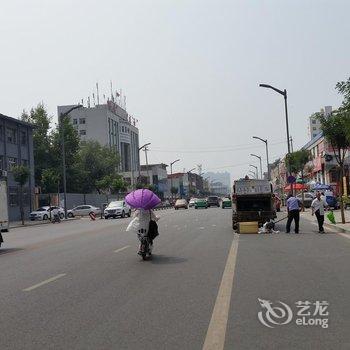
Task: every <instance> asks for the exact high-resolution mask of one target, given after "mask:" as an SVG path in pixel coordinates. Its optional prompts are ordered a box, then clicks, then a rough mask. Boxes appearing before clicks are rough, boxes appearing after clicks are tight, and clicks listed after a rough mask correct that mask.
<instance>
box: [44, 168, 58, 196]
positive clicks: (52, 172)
mask: <svg viewBox="0 0 350 350" xmlns="http://www.w3.org/2000/svg"><path fill="white" fill-rule="evenodd" d="M59 182H60V174H59V173H58V172H57V170H56V169H54V168H47V169H45V170H43V172H42V175H41V183H42V188H43V191H44V192H45V193H56V192H58V191H59V189H58V185H59Z"/></svg>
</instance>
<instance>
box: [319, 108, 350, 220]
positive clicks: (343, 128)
mask: <svg viewBox="0 0 350 350" xmlns="http://www.w3.org/2000/svg"><path fill="white" fill-rule="evenodd" d="M318 117H319V119H320V121H321V129H322V131H323V135H324V137H325V139H326V140H327V142H329V143H330V145H331V147H332V149H333V154H334V157H335V159H336V161H337V163H338V166H339V175H340V176H339V177H340V181H339V185H340V195H341V196H342V195H343V177H344V160H345V156H346V152H347V150H348V148H349V147H350V142H349V137H348V134H347V130H348V128H349V124H350V116H349V115H346V114H344V113H343V112H339V113H338V112H334V113H332V114H331V115H330V116H324V115H323V114H319V116H318ZM340 209H341V218H342V223H345V215H344V205H343V200H340Z"/></svg>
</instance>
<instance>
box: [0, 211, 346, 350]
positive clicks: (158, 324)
mask: <svg viewBox="0 0 350 350" xmlns="http://www.w3.org/2000/svg"><path fill="white" fill-rule="evenodd" d="M157 214H158V215H159V216H161V220H160V221H159V226H160V237H158V238H157V240H156V242H155V249H154V256H153V259H152V260H150V261H142V260H141V259H140V257H139V256H138V255H137V254H136V251H137V246H138V242H137V239H136V237H135V235H133V234H132V233H129V232H125V228H126V226H127V224H128V222H129V220H130V219H117V220H99V221H96V222H91V221H89V220H88V219H82V220H77V221H73V222H68V223H61V224H55V225H43V226H35V227H28V228H18V229H13V230H12V231H11V232H10V233H8V234H5V235H4V239H5V244H4V246H3V247H2V248H1V249H0V266H1V268H0V283H1V284H0V286H1V287H0V308H1V313H0V326H1V337H0V349H1V350H5V349H11V350H14V349H35V350H38V349H65V350H66V349H84V350H86V349H140V348H141V349H142V348H143V349H162V350H163V349H202V348H203V346H204V348H205V349H222V348H225V349H250V350H253V349H350V332H349V329H350V293H349V292H350V279H349V276H350V239H349V238H350V236H346V235H345V234H343V235H340V234H335V233H329V234H326V235H320V234H317V233H316V226H315V225H314V224H313V223H310V222H308V221H306V220H304V221H302V224H301V234H300V235H294V234H289V235H287V234H285V233H280V234H276V235H240V236H238V235H234V234H233V231H232V229H231V223H230V215H231V211H230V210H229V209H226V210H222V209H214V208H213V209H207V210H205V209H203V210H194V209H191V210H179V211H174V210H167V211H159V212H157ZM282 215H283V213H282ZM278 228H282V229H283V225H282V226H278ZM232 279H233V287H232ZM231 288H232V291H231ZM258 298H259V299H262V300H268V301H271V302H272V304H271V308H269V307H270V304H269V303H267V304H266V302H265V305H267V308H262V307H261V305H260V304H259V300H258ZM279 301H282V302H283V303H285V304H286V305H287V306H285V304H280V303H279ZM298 301H310V302H312V303H316V302H317V301H327V302H328V303H329V306H328V308H327V309H325V308H324V309H323V310H321V311H322V312H323V313H325V312H327V311H328V312H329V315H328V316H327V317H326V316H322V317H321V316H317V315H316V316H315V317H311V318H328V319H329V327H328V328H322V327H321V326H311V325H309V326H305V325H304V326H302V325H297V324H296V322H297V321H296V320H297V318H298V316H297V315H296V313H297V310H298V308H297V307H296V304H295V303H296V302H298ZM263 303H264V302H263ZM288 307H289V309H288ZM278 308H279V309H278ZM311 309H312V311H314V310H315V305H311ZM286 310H287V311H289V310H290V311H289V313H288V312H287V314H286V315H285V317H280V316H283V315H282V313H283V312H284V311H286ZM308 311H309V310H304V312H308ZM259 312H261V317H262V320H263V322H265V323H266V325H267V326H265V325H263V324H262V323H260V321H259V319H258V313H259ZM291 313H292V314H291ZM289 315H290V316H291V317H292V318H291V319H290V322H289V323H288V324H281V323H284V322H286V321H289V320H288V316H289ZM306 319H307V320H309V319H310V317H309V316H308V317H306ZM270 321H272V322H270ZM273 322H275V323H273ZM276 323H278V324H276ZM270 327H273V328H270ZM225 330H226V334H225Z"/></svg>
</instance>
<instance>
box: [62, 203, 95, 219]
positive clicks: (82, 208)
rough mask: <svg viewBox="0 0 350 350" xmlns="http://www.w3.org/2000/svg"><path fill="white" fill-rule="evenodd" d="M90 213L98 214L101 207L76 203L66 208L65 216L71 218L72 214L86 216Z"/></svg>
mask: <svg viewBox="0 0 350 350" xmlns="http://www.w3.org/2000/svg"><path fill="white" fill-rule="evenodd" d="M90 213H94V214H95V215H100V214H101V209H100V208H98V207H95V206H93V205H78V206H77V207H75V208H73V209H70V210H68V211H67V216H68V217H69V218H73V217H74V216H88V215H90Z"/></svg>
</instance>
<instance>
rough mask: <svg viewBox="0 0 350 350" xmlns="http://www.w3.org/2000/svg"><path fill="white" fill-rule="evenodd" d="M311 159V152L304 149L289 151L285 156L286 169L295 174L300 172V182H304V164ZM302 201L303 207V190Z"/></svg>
mask: <svg viewBox="0 0 350 350" xmlns="http://www.w3.org/2000/svg"><path fill="white" fill-rule="evenodd" d="M311 159H312V157H311V153H310V151H308V150H306V149H301V150H299V151H296V152H292V153H289V154H287V156H286V166H287V169H290V171H291V172H292V173H294V174H295V175H296V176H298V174H300V176H301V182H302V183H304V170H305V166H306V164H307V163H308V162H309V161H310V160H311ZM302 202H303V208H304V192H302ZM303 210H305V209H303Z"/></svg>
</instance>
